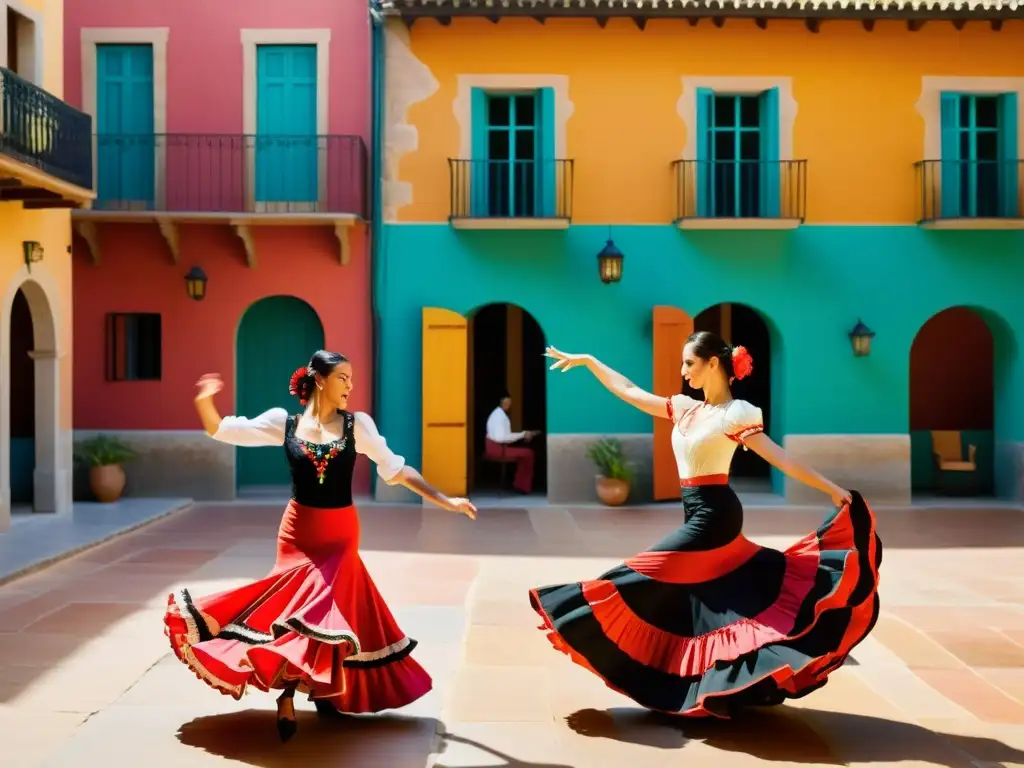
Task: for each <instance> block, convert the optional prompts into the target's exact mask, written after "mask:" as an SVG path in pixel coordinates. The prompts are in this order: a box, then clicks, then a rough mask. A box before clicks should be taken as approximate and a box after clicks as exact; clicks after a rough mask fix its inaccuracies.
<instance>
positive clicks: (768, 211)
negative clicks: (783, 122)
mask: <svg viewBox="0 0 1024 768" xmlns="http://www.w3.org/2000/svg"><path fill="white" fill-rule="evenodd" d="M760 106H761V114H760V118H761V126H760V128H761V161H762V166H761V173H760V179H761V215H762V216H764V217H765V218H769V219H777V218H778V217H779V216H780V215H781V211H780V205H779V196H780V193H781V184H780V180H781V173H780V172H781V168H780V163H779V89H778V88H769V89H768V90H767V91H764V92H763V93H762V94H761V104H760Z"/></svg>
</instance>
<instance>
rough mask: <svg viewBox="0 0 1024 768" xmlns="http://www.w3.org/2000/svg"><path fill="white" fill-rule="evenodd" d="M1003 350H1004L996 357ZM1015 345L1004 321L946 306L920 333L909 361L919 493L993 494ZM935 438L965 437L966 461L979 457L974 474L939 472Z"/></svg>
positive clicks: (914, 475) (915, 483) (912, 438)
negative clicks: (1001, 416)
mask: <svg viewBox="0 0 1024 768" xmlns="http://www.w3.org/2000/svg"><path fill="white" fill-rule="evenodd" d="M1004 326H1005V327H1004ZM997 346H999V347H1002V349H1001V350H999V352H998V353H997ZM1008 346H1009V347H1012V348H1011V349H1007V347H1008ZM1015 346H1016V344H1015V342H1014V340H1013V334H1012V331H1011V330H1010V329H1009V326H1007V325H1005V323H1004V322H1003V321H1002V320H1001V318H999V317H998V316H997V315H995V314H994V313H991V312H989V311H987V310H979V309H977V308H975V307H970V306H953V307H947V308H945V309H943V310H941V311H939V312H936V313H935V314H934V315H932V316H931V317H929V318H928V319H927V320H926V321H925V322H924V324H922V325H921V327H920V328H919V329H918V331H917V333H916V334H915V335H914V340H913V342H912V343H911V346H910V361H909V364H910V376H909V398H910V401H909V406H910V407H909V425H908V426H909V431H910V445H911V489H912V491H913V492H914V493H926V494H927V493H934V492H936V491H937V490H939V489H940V488H941V489H944V490H947V491H951V490H960V491H962V492H968V493H980V494H991V493H993V492H994V490H995V474H996V472H995V468H996V461H995V443H996V429H997V424H998V422H999V419H998V418H997V412H998V411H999V410H1000V404H999V400H1000V399H1001V398H1005V397H1007V394H1006V393H1005V390H1006V389H1007V387H1006V384H1005V382H1006V380H1007V376H1006V367H1007V366H1012V364H1013V361H1014V358H1015ZM997 361H998V364H997ZM1000 369H1003V370H1000ZM1000 390H1003V391H1002V392H1001V391H1000ZM933 432H956V433H959V439H960V444H961V450H962V454H961V456H962V458H965V459H969V458H972V457H973V463H974V469H973V470H971V469H968V470H964V471H958V472H951V471H946V472H941V471H940V470H939V469H938V466H937V460H936V457H935V452H934V448H933V435H932V433H933ZM971 446H974V447H973V448H971Z"/></svg>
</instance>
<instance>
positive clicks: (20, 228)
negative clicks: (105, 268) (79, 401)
mask: <svg viewBox="0 0 1024 768" xmlns="http://www.w3.org/2000/svg"><path fill="white" fill-rule="evenodd" d="M24 240H35V241H37V242H39V243H41V244H42V246H43V250H44V251H45V255H44V256H43V260H42V261H41V262H38V263H36V264H33V265H32V272H31V275H26V274H25V260H24V255H23V252H22V247H21V243H22V241H24ZM70 243H71V217H70V215H69V214H68V212H67V211H60V210H58V211H24V210H22V208H21V204H20V203H0V296H5V295H7V294H8V292H10V293H11V295H12V296H13V290H14V288H13V287H12V286H15V285H21V284H22V282H23V281H24V280H25V279H26V278H27V279H30V280H35V282H37V283H38V284H39V285H40V287H42V288H43V290H44V291H46V292H47V294H48V298H49V299H50V300H51V301H52V302H53V303H54V304H56V306H51V307H49V308H48V309H49V311H50V312H52V314H53V317H54V322H55V329H54V330H55V332H56V337H57V338H56V341H57V351H58V352H59V353H62V355H63V356H62V357H61V359H60V416H59V420H58V426H59V427H60V428H61V429H71V402H72V400H71V384H72V380H71V338H72V336H71V329H72V316H71V310H72V303H71V255H70V254H69V253H68V252H67V248H68V245H69V244H70ZM30 304H33V306H32V310H33V320H35V316H36V312H37V311H40V310H42V309H43V308H42V307H41V306H40V305H38V304H36V303H35V302H30ZM10 310H11V308H10V306H9V305H8V306H7V307H5V308H3V312H2V314H0V317H2V318H3V319H4V326H5V327H4V328H3V329H2V332H3V333H5V334H8V335H9V334H10V330H9V326H8V325H7V321H8V320H9V318H10ZM40 341H43V343H44V344H45V340H40V339H39V338H38V337H37V339H36V342H37V344H38V343H39V342H40ZM0 349H3V350H4V351H5V353H6V354H9V353H10V352H9V349H10V338H9V337H8V338H5V339H4V341H3V343H2V344H0ZM17 407H18V406H17V403H11V408H12V409H14V408H17Z"/></svg>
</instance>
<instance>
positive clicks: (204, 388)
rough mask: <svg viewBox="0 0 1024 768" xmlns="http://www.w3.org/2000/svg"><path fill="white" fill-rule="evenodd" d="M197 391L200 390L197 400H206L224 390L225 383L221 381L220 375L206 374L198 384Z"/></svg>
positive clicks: (197, 393)
mask: <svg viewBox="0 0 1024 768" xmlns="http://www.w3.org/2000/svg"><path fill="white" fill-rule="evenodd" d="M196 389H197V390H198V392H196V400H205V399H206V398H208V397H213V396H214V395H216V394H217V393H218V392H220V391H221V390H222V389H224V382H223V381H222V380H221V378H220V374H219V373H206V374H203V375H202V376H201V377H200V378H199V381H197V382H196Z"/></svg>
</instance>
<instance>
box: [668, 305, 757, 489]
mask: <svg viewBox="0 0 1024 768" xmlns="http://www.w3.org/2000/svg"><path fill="white" fill-rule="evenodd" d="M693 329H694V331H711V332H712V333H717V334H718V335H719V336H721V337H722V338H723V339H725V340H726V341H727V342H728V343H730V344H733V345H742V346H744V347H746V348H747V351H748V352H750V354H751V356H752V357H753V358H754V373H753V374H752V375H751V376H750V377H749V378H747V379H744V380H743V381H734V382H733V384H732V394H733V397H735V398H736V399H737V400H746V401H748V402H750V403H753V404H754V405H756V406H757V407H758V408H760V409H761V412H762V414H763V415H764V430H765V432H767V433H769V434H771V412H772V370H771V357H772V345H771V333H770V332H769V330H768V325H767V324H766V323H765V321H764V319H763V318H762V317H761V315H760V313H758V311H757V310H755V309H752V308H751V307H748V306H747V305H746V304H724V303H723V304H715V305H714V306H712V307H708V308H707V309H705V310H704V311H703V312H701V313H700V314H699V315H697V317H695V318H694V319H693ZM681 391H682V392H683V394H686V395H689V396H690V397H696V398H701V397H703V396H704V395H703V393H702V392H700V391H699V390H694V389H692V388H690V387H689V385H687V384H685V383H684V384H682V390H681ZM770 474H771V466H770V465H769V464H768V462H766V461H765V460H764V459H762V458H761V457H760V456H758V455H757V454H756V453H754V452H753V451H743V450H740V451H736V455H735V457H734V458H733V460H732V468H731V470H730V475H731V476H732V477H734V478H737V479H740V478H747V479H751V480H753V479H756V480H765V481H767V480H768V478H769V477H770ZM759 490H760V489H759ZM763 490H765V491H767V490H768V488H767V487H765V488H764V489H763Z"/></svg>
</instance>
